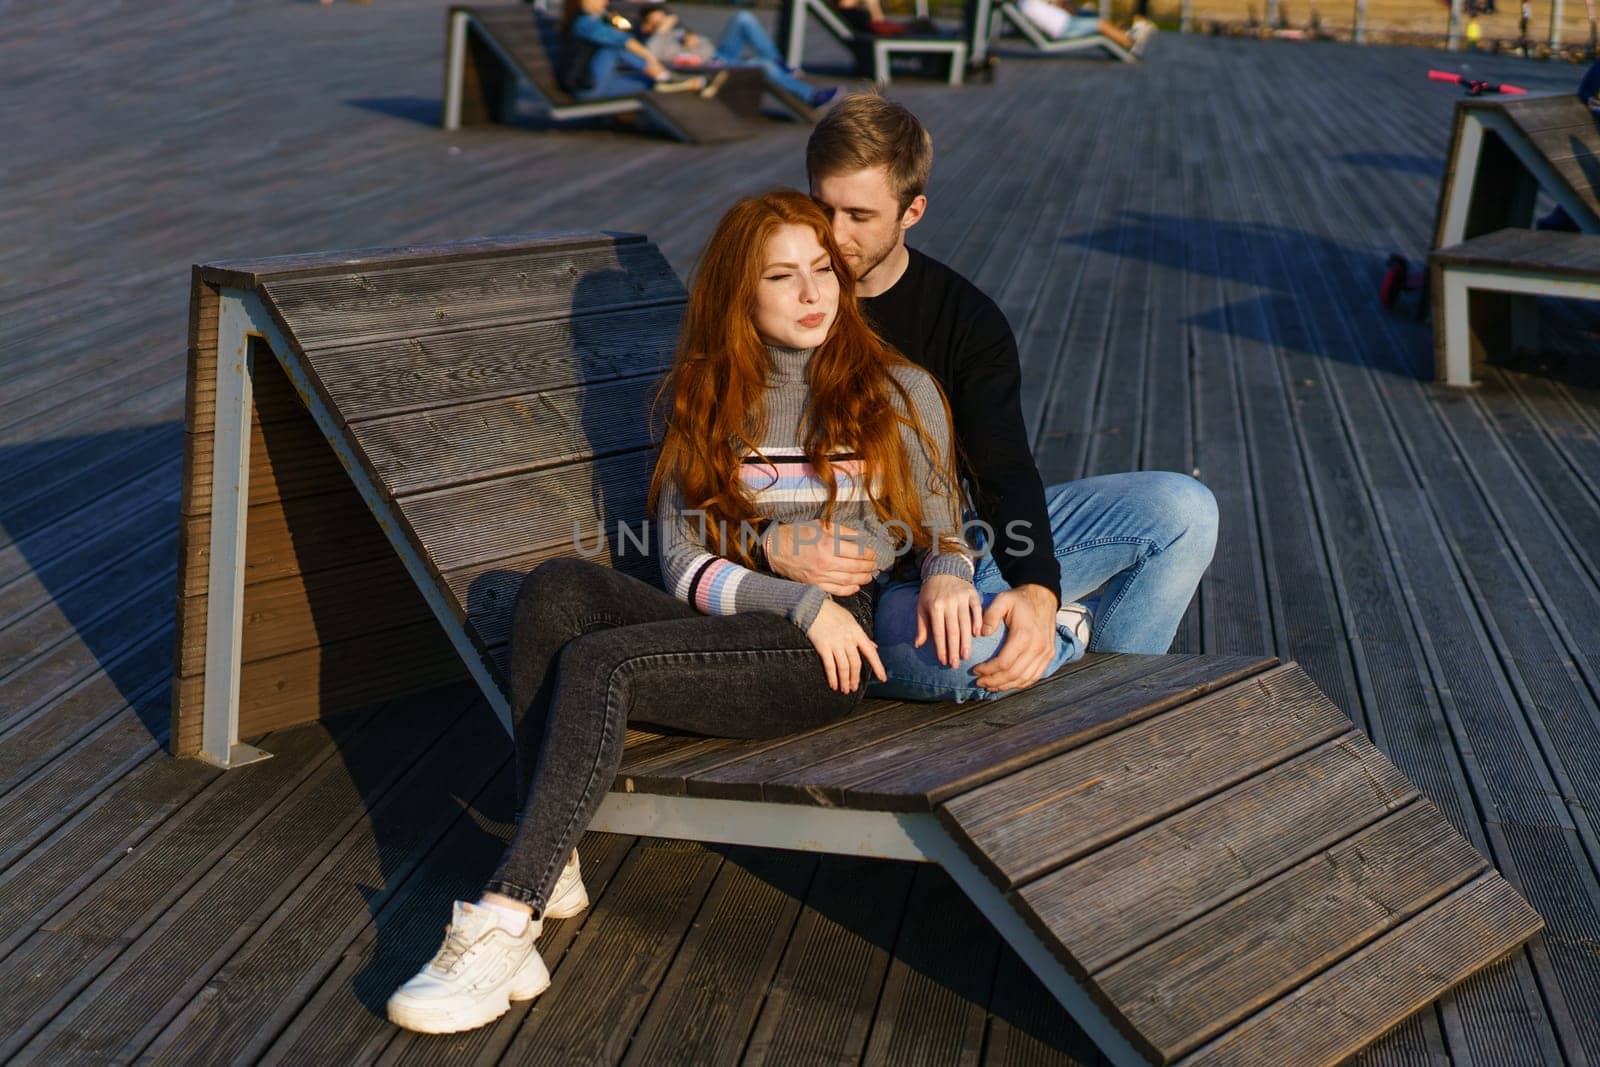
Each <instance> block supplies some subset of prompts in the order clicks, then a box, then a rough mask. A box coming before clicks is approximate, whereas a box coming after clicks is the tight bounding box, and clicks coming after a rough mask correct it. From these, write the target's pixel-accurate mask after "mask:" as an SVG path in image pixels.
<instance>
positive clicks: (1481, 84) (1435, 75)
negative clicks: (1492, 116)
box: [1428, 70, 1528, 96]
mask: <svg viewBox="0 0 1600 1067" xmlns="http://www.w3.org/2000/svg"><path fill="white" fill-rule="evenodd" d="M1428 80H1429V81H1436V82H1449V83H1450V84H1452V85H1459V86H1461V87H1462V88H1463V89H1465V90H1466V91H1467V92H1468V93H1470V94H1471V95H1473V96H1481V95H1482V94H1484V93H1503V94H1505V95H1506V96H1516V95H1517V94H1519V93H1526V92H1527V91H1528V90H1526V89H1524V88H1521V87H1520V86H1516V85H1506V84H1504V83H1502V84H1500V85H1496V84H1495V83H1494V82H1488V81H1483V80H1481V79H1476V78H1463V77H1462V76H1461V75H1459V74H1453V73H1451V72H1450V71H1448V70H1430V71H1428Z"/></svg>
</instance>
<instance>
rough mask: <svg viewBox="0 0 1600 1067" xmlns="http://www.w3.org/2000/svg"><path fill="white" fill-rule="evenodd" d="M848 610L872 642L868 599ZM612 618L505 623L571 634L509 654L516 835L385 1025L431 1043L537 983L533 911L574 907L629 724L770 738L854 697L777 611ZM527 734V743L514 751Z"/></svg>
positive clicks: (600, 599) (535, 640) (393, 1004)
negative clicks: (517, 773)
mask: <svg viewBox="0 0 1600 1067" xmlns="http://www.w3.org/2000/svg"><path fill="white" fill-rule="evenodd" d="M561 577H563V579H564V580H565V579H575V578H582V577H584V576H583V574H582V572H581V570H580V571H577V572H575V573H573V574H570V575H563V576H561ZM542 584H543V583H542V582H541V583H537V584H536V585H535V588H538V587H539V586H541V585H542ZM647 588H648V589H649V592H651V593H652V594H654V595H655V596H659V597H664V596H666V594H664V593H661V592H660V591H659V590H656V589H654V588H652V587H647ZM641 599H654V598H653V597H651V598H643V597H641ZM669 599H670V598H669ZM673 603H674V604H676V603H677V602H676V601H673ZM845 603H846V606H847V607H849V608H850V609H851V611H852V613H853V614H855V616H856V618H857V621H858V622H860V623H861V624H862V628H863V629H864V630H866V631H867V632H869V633H870V632H871V628H872V618H871V608H870V604H869V602H868V600H867V598H866V597H864V596H861V597H855V598H851V600H850V601H847V602H845ZM574 605H576V606H574ZM621 610H622V609H621V608H620V607H618V606H617V605H615V604H614V603H612V602H611V601H610V600H609V599H608V598H607V597H606V596H605V595H604V592H603V590H602V591H597V590H590V591H588V592H587V593H584V594H581V595H574V596H572V597H569V598H568V600H567V601H566V603H565V605H564V606H563V608H562V609H560V610H554V609H551V608H547V607H545V606H540V605H530V606H529V609H528V612H527V613H526V615H525V613H524V612H523V611H522V610H521V607H520V606H519V612H518V622H517V625H518V627H521V626H523V625H524V620H525V619H526V620H527V623H528V624H529V625H531V624H532V622H533V621H535V620H543V621H551V622H554V623H555V624H556V625H557V626H558V627H559V628H560V630H561V631H565V632H571V631H574V630H576V631H578V636H574V637H569V638H568V639H567V641H566V643H565V644H564V645H563V646H561V647H560V648H559V649H558V650H556V651H555V652H554V653H551V652H550V651H549V649H548V643H547V642H546V640H545V639H544V638H543V637H531V636H530V638H529V639H528V641H527V642H525V643H524V645H523V646H521V647H520V648H519V650H518V654H519V656H522V655H525V656H526V657H527V659H526V661H523V662H520V663H519V666H518V667H517V668H514V672H513V673H514V674H516V673H517V672H518V671H520V672H521V673H522V676H521V678H520V680H517V679H514V680H513V689H514V691H520V693H521V694H522V695H523V696H526V695H527V694H528V692H529V689H530V688H532V689H533V695H532V697H531V698H530V699H526V700H525V701H519V706H520V707H521V709H522V711H521V718H520V719H519V721H518V726H519V731H518V749H519V765H521V764H523V763H531V769H530V773H529V779H528V789H527V792H526V796H525V800H524V802H523V805H522V808H521V811H520V812H519V814H518V820H517V829H516V832H515V834H514V835H513V837H512V840H511V843H510V845H509V846H508V847H507V849H506V852H505V854H504V856H503V857H502V860H501V863H500V866H499V868H498V869H497V870H496V871H495V873H494V875H493V877H492V878H491V879H490V881H489V883H488V885H487V887H486V890H485V894H484V897H483V899H482V900H481V901H480V902H479V903H478V904H476V905H475V904H467V903H463V902H458V903H457V904H456V906H455V913H454V915H453V917H452V921H451V925H450V927H449V930H448V931H447V934H446V938H445V943H444V945H443V946H442V947H441V948H440V950H439V953H438V954H437V955H436V956H435V957H434V960H433V961H432V962H431V963H430V964H429V965H428V966H427V967H426V968H424V969H423V971H422V972H421V973H419V974H418V975H417V976H416V977H415V978H413V979H412V980H411V981H410V982H407V983H406V985H404V986H402V987H401V989H400V990H399V991H398V992H397V993H396V994H395V995H394V996H393V997H392V998H390V1001H389V1017H390V1018H391V1019H392V1020H393V1021H394V1022H396V1023H398V1024H399V1025H401V1026H405V1027H407V1028H409V1029H414V1030H421V1031H424V1032H428V1033H449V1032H454V1031H457V1030H464V1029H470V1028H473V1027H476V1026H481V1025H483V1024H484V1023H486V1022H489V1021H491V1020H492V1019H495V1018H498V1017H499V1016H500V1015H501V1014H503V1013H504V1012H505V1011H506V1010H508V1008H509V1007H510V1002H511V1001H513V1000H525V999H530V998H532V997H535V996H537V995H538V994H539V993H541V992H543V991H544V989H545V988H547V987H548V985H549V974H548V971H547V970H546V969H545V966H544V962H543V960H542V959H541V958H540V956H539V953H538V951H537V949H536V948H535V947H534V942H535V941H536V939H537V938H538V936H539V933H540V929H541V926H542V918H543V916H544V915H545V914H551V915H556V914H562V915H565V914H570V913H571V912H570V911H567V910H562V909H563V905H565V904H567V903H570V902H571V901H573V900H575V899H581V894H582V882H581V879H580V878H579V875H578V867H577V863H576V859H575V854H574V853H573V848H574V846H575V845H576V844H577V840H578V838H579V837H580V836H581V835H582V833H583V831H584V830H585V829H586V828H587V827H588V825H589V823H590V822H591V821H592V820H593V818H594V814H595V812H596V811H597V810H598V808H599V806H600V803H601V801H602V800H603V799H604V797H605V793H606V791H607V790H608V789H609V788H610V785H611V782H612V780H613V779H614V778H615V777H616V772H617V768H618V766H620V764H621V761H622V748H623V742H624V740H625V737H626V733H627V727H628V724H629V723H630V722H640V723H648V724H650V725H653V726H663V727H667V728H669V729H676V730H684V731H688V732H693V733H700V734H707V735H711V736H718V737H775V736H781V735H783V734H788V733H794V732H797V731H800V730H804V729H808V728H810V727H813V726H820V725H823V724H825V723H827V722H831V721H833V720H835V719H838V718H841V717H843V716H844V715H847V714H849V712H850V711H851V710H853V709H854V708H855V707H856V706H857V705H858V704H859V702H860V700H861V696H862V692H863V690H862V689H857V690H856V691H855V692H851V693H840V692H836V691H834V690H833V689H830V688H829V687H828V683H827V677H826V673H825V671H824V669H823V666H822V662H821V660H820V659H819V658H818V656H817V653H816V650H815V649H814V648H813V647H812V645H811V642H810V640H809V639H808V638H807V637H806V635H805V634H804V633H803V632H801V630H800V629H799V628H798V627H796V626H795V625H793V624H792V623H790V622H789V621H788V620H787V619H784V618H781V617H779V616H777V615H762V614H747V615H733V616H701V615H698V614H695V613H692V612H691V613H690V615H689V616H688V617H679V618H670V619H664V620H659V621H654V622H645V623H637V624H631V625H630V624H621V625H610V626H608V625H607V623H608V622H610V621H611V620H612V619H615V618H617V617H619V613H620V611H621ZM547 611H554V617H553V618H546V617H545V613H546V612H547ZM541 657H542V658H543V663H542V666H541ZM552 660H553V662H551V661H552ZM535 682H537V686H535ZM534 737H537V739H538V741H537V745H538V747H537V749H536V750H535V751H534V752H532V753H524V752H523V750H522V746H523V744H524V743H525V742H526V741H527V740H528V739H531V738H534ZM529 757H532V758H529ZM521 909H527V910H526V912H524V911H522V910H521Z"/></svg>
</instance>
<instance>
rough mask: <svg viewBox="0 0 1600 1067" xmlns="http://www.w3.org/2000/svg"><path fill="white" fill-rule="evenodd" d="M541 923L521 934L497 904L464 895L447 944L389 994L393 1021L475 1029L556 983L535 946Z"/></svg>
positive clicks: (432, 1030)
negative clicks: (502, 918)
mask: <svg viewBox="0 0 1600 1067" xmlns="http://www.w3.org/2000/svg"><path fill="white" fill-rule="evenodd" d="M539 925H540V924H539V923H536V922H531V921H530V922H529V923H528V925H527V927H526V928H524V929H523V931H522V933H521V934H520V935H517V934H513V933H511V932H510V931H509V930H507V929H506V928H505V927H503V926H501V925H500V924H499V921H498V918H497V915H496V912H495V910H494V909H493V908H480V907H478V906H477V905H475V904H468V903H466V902H465V901H461V900H458V901H456V904H455V909H454V911H453V913H452V915H451V919H450V925H449V926H447V927H446V928H445V934H444V944H443V945H441V946H440V947H439V951H438V952H437V953H436V954H435V955H434V957H433V959H432V960H430V961H428V965H427V966H426V967H424V968H422V970H420V971H418V972H417V975H416V977H414V978H412V979H411V981H409V982H407V983H406V984H405V985H403V986H401V987H400V988H399V989H397V990H395V992H394V995H393V996H391V997H390V998H389V1021H390V1022H392V1023H394V1024H395V1025H396V1026H400V1027H404V1028H405V1029H407V1030H415V1031H417V1032H418V1033H423V1034H453V1033H456V1032H457V1031H460V1030H472V1029H474V1028H476V1027H479V1026H482V1025H483V1024H484V1023H490V1022H493V1021H494V1020H496V1019H498V1018H500V1016H502V1015H504V1014H505V1013H506V1012H508V1011H510V1010H511V1002H512V1001H513V1000H532V999H533V998H534V997H536V996H538V995H539V994H540V993H543V992H544V991H545V990H546V989H549V988H550V971H549V970H548V969H547V968H546V967H545V965H544V959H543V958H542V957H540V955H539V950H538V949H536V948H534V947H533V943H534V940H535V939H536V938H537V937H538V936H539Z"/></svg>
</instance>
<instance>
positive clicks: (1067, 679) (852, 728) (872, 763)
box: [688, 656, 1148, 806]
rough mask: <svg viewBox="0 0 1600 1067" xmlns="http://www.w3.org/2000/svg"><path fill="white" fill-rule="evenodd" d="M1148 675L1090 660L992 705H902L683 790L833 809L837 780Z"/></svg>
mask: <svg viewBox="0 0 1600 1067" xmlns="http://www.w3.org/2000/svg"><path fill="white" fill-rule="evenodd" d="M1147 673H1148V664H1147V663H1146V662H1143V661H1142V657H1127V656H1122V657H1109V656H1106V657H1088V658H1086V659H1084V660H1080V661H1079V662H1078V663H1074V664H1071V665H1069V669H1067V670H1066V671H1063V672H1062V674H1061V676H1059V677H1057V678H1053V679H1049V680H1047V681H1045V682H1041V683H1040V684H1038V685H1036V686H1034V687H1033V688H1032V689H1030V690H1028V691H1026V692H1024V693H1019V694H1017V695H1016V696H1013V697H1009V698H1007V699H1006V700H1004V701H1000V702H999V703H996V704H992V705H990V704H984V703H968V704H961V705H954V706H951V705H942V706H940V705H934V706H930V705H926V704H907V705H905V706H904V707H902V708H899V709H895V710H892V711H889V712H887V713H886V714H884V715H882V717H881V718H880V719H878V720H876V721H862V722H859V723H858V722H857V721H856V720H855V719H854V718H852V719H847V720H845V722H844V723H842V724H837V725H838V727H839V731H840V732H835V731H833V730H829V731H817V732H812V733H809V734H801V735H798V736H796V737H795V738H793V739H792V740H790V741H787V742H785V743H783V744H779V745H775V746H773V747H772V748H770V749H768V750H765V751H762V752H759V753H756V754H754V755H753V756H751V757H749V758H748V759H741V760H737V761H735V762H732V763H729V764H728V765H727V766H722V767H717V768H714V769H711V770H704V771H700V772H698V773H696V774H695V777H694V780H693V781H692V782H691V783H689V786H688V788H689V791H690V792H691V793H697V794H702V795H706V796H722V797H730V798H738V797H752V798H753V797H755V796H759V797H761V798H762V799H765V800H770V801H778V802H789V803H802V804H803V803H810V804H820V805H824V806H828V805H837V804H838V803H839V802H840V800H841V799H842V793H841V790H840V787H839V786H838V785H836V784H834V783H835V780H842V781H848V780H850V779H851V777H852V775H854V774H856V773H858V772H861V771H862V769H863V768H866V773H868V774H876V773H877V772H878V771H879V770H880V769H881V767H880V764H881V765H883V766H893V765H895V764H896V763H897V762H901V761H903V760H905V759H907V758H916V757H919V756H921V755H924V754H926V753H927V752H928V751H929V750H930V749H935V750H936V749H941V748H946V749H947V748H948V743H949V742H951V741H953V740H955V739H959V738H960V737H962V736H965V737H968V738H971V737H977V736H986V735H988V734H989V733H991V732H993V730H994V729H995V728H996V727H997V726H1001V727H1003V726H1007V725H1013V724H1016V723H1018V722H1023V721H1026V720H1028V719H1031V718H1036V717H1039V716H1047V715H1051V714H1054V713H1055V712H1056V711H1057V710H1058V709H1059V708H1060V707H1061V706H1062V705H1064V704H1066V705H1071V704H1074V703H1078V702H1082V701H1087V700H1088V699H1090V697H1091V696H1092V695H1093V694H1096V693H1100V692H1104V691H1106V690H1108V689H1116V688H1118V687H1123V686H1126V685H1128V684H1130V683H1131V682H1132V681H1133V680H1135V679H1138V678H1140V677H1141V676H1144V675H1146V674H1147ZM908 754H909V755H908Z"/></svg>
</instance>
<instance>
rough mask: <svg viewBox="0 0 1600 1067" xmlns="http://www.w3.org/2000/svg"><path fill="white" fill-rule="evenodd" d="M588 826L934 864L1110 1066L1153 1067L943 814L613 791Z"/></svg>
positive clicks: (616, 831) (615, 831) (608, 830)
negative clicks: (951, 830)
mask: <svg viewBox="0 0 1600 1067" xmlns="http://www.w3.org/2000/svg"><path fill="white" fill-rule="evenodd" d="M589 828H590V829H591V830H598V831H600V832H602V833H612V834H628V835H630V836H638V837H667V838H673V839H675V840H685V841H710V842H716V843H718V844H726V845H750V846H754V847H758V848H784V849H793V850H797V851H801V852H825V853H830V854H833V855H843V856H868V857H872V858H876V859H894V860H915V861H918V862H922V863H937V864H939V865H940V866H941V867H943V868H944V869H945V873H947V874H949V875H950V877H951V878H952V879H954V880H955V883H956V884H957V885H958V886H960V887H961V889H962V891H963V892H965V893H966V894H967V896H968V897H969V898H970V899H971V900H972V902H973V903H974V904H976V905H977V907H978V910H979V911H981V912H982V913H983V915H984V917H985V918H987V919H988V920H989V922H990V923H992V924H993V925H994V928H995V930H996V931H997V932H998V933H999V934H1000V936H1001V937H1003V938H1005V940H1006V942H1007V943H1008V944H1009V945H1010V946H1011V947H1012V949H1013V950H1015V951H1016V953H1017V955H1018V956H1019V957H1020V958H1021V959H1022V961H1023V962H1024V963H1026V964H1027V965H1028V967H1029V968H1030V969H1031V970H1032V971H1033V973H1034V974H1035V975H1037V976H1038V978H1039V981H1040V982H1042V983H1043V984H1044V987H1045V988H1046V989H1048V990H1049V991H1050V993H1051V995H1053V996H1054V997H1055V998H1056V999H1057V1000H1058V1001H1060V1002H1061V1005H1062V1007H1064V1008H1066V1009H1067V1012H1068V1013H1069V1014H1071V1016H1072V1017H1073V1019H1074V1020H1075V1021H1076V1022H1077V1023H1078V1025H1079V1026H1080V1027H1081V1028H1082V1029H1083V1032H1084V1033H1085V1034H1087V1035H1088V1037H1089V1039H1090V1040H1091V1041H1093V1042H1094V1043H1095V1045H1096V1047H1098V1048H1099V1049H1100V1051H1101V1053H1103V1054H1104V1055H1105V1057H1106V1059H1107V1060H1109V1061H1110V1062H1111V1063H1113V1064H1116V1065H1117V1067H1123V1065H1128V1067H1135V1065H1137V1067H1148V1064H1149V1062H1150V1061H1149V1060H1147V1059H1146V1058H1145V1057H1144V1056H1141V1055H1140V1054H1139V1053H1138V1052H1136V1051H1135V1050H1134V1048H1133V1046H1132V1044H1130V1043H1129V1041H1128V1039H1127V1038H1126V1037H1125V1036H1123V1034H1122V1031H1120V1030H1118V1029H1117V1027H1116V1025H1115V1024H1114V1023H1112V1021H1111V1020H1110V1019H1109V1018H1107V1017H1106V1014H1105V1012H1103V1011H1101V1010H1100V1007H1099V1005H1097V1004H1096V1003H1095V1002H1094V1000H1093V999H1092V998H1091V997H1090V996H1089V992H1088V990H1086V989H1084V987H1083V986H1082V985H1081V984H1080V983H1079V982H1078V980H1077V979H1076V978H1074V977H1073V976H1072V974H1071V972H1069V971H1068V970H1067V969H1066V968H1065V967H1064V966H1062V964H1061V961H1060V960H1058V959H1056V956H1055V953H1054V952H1052V951H1051V950H1050V947H1049V946H1048V945H1046V944H1045V942H1044V941H1043V940H1041V939H1040V938H1039V936H1038V935H1037V934H1035V933H1034V932H1033V930H1032V928H1031V927H1029V926H1028V924H1027V923H1026V922H1025V921H1023V918H1022V916H1020V915H1019V914H1017V911H1016V908H1015V907H1013V906H1012V904H1011V902H1010V901H1008V900H1007V899H1006V897H1005V894H1004V893H1002V892H1001V891H1000V890H999V889H998V888H996V887H995V885H994V883H993V882H991V881H989V879H988V877H987V876H985V875H984V874H983V872H982V871H980V870H978V868H977V866H976V865H974V864H973V862H972V861H971V860H970V859H968V858H967V855H966V853H965V852H963V851H962V850H961V846H960V845H958V844H957V843H956V842H955V841H954V840H953V839H952V838H951V837H950V833H949V831H947V830H946V829H945V828H944V827H943V826H942V825H940V823H939V819H938V816H936V815H932V814H930V813H927V812H881V811H850V810H847V809H843V808H813V807H807V806H804V805H800V804H773V803H769V802H766V801H756V800H717V799H713V798H709V797H673V796H660V795H656V794H648V793H627V792H620V793H615V792H614V793H608V794H606V798H605V800H604V801H603V802H602V803H601V805H600V811H599V813H598V814H597V815H596V816H595V819H594V821H593V822H592V823H590V824H589Z"/></svg>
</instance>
